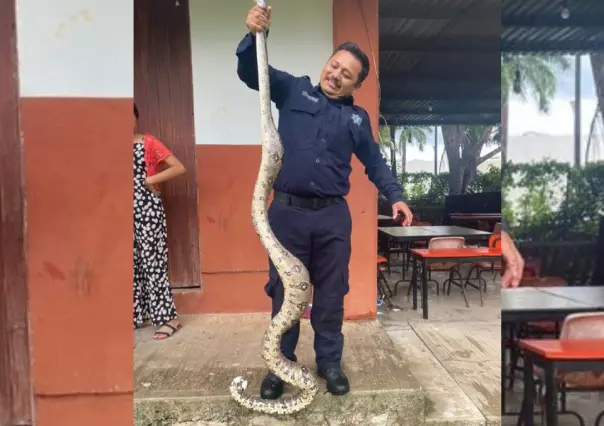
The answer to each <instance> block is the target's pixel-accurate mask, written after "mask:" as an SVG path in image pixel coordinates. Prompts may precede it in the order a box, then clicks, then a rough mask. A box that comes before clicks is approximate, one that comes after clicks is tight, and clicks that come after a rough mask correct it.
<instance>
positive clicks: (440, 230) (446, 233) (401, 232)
mask: <svg viewBox="0 0 604 426" xmlns="http://www.w3.org/2000/svg"><path fill="white" fill-rule="evenodd" d="M378 230H379V231H380V232H382V233H384V234H386V235H388V236H390V237H391V238H393V239H395V240H397V241H400V242H402V243H410V242H412V241H430V240H431V239H432V238H438V237H464V238H465V239H466V240H488V239H489V237H490V236H491V235H492V233H490V232H485V231H478V230H476V229H470V228H464V227H461V226H382V227H378ZM401 275H402V279H400V280H398V281H397V282H396V283H395V284H394V289H395V291H394V293H395V294H396V287H397V286H398V284H400V283H402V282H406V281H407V279H406V277H405V262H404V261H403V265H402V267H401Z"/></svg>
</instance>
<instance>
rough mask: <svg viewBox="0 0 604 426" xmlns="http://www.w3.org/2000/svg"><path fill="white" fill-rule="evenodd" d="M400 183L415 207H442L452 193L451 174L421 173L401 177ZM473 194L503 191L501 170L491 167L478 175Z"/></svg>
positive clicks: (473, 184)
mask: <svg viewBox="0 0 604 426" xmlns="http://www.w3.org/2000/svg"><path fill="white" fill-rule="evenodd" d="M399 182H400V183H401V184H402V185H403V188H404V190H405V197H406V199H407V200H408V201H409V203H410V204H413V205H424V206H425V205H442V204H444V203H445V199H446V198H447V195H449V193H450V188H451V184H450V176H449V173H439V174H438V175H434V173H429V172H419V173H406V174H405V175H404V176H400V175H399ZM469 190H470V191H471V192H492V191H494V192H496V191H500V190H501V170H500V169H498V168H497V167H493V166H491V167H489V169H488V171H486V172H484V173H480V172H479V173H478V174H477V176H476V179H475V180H474V182H473V183H472V185H471V186H470V188H469Z"/></svg>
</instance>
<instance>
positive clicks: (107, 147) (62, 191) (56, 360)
mask: <svg viewBox="0 0 604 426" xmlns="http://www.w3.org/2000/svg"><path fill="white" fill-rule="evenodd" d="M21 119H22V131H23V138H24V147H25V181H26V187H27V194H26V200H27V214H26V217H27V244H26V245H27V256H28V288H29V312H30V332H31V341H30V342H31V349H30V350H31V359H32V377H33V382H34V383H33V385H34V395H35V404H36V418H37V420H36V425H37V426H68V425H73V426H76V425H77V426H79V425H83V424H86V425H87V426H88V425H98V426H101V425H103V426H104V425H107V424H113V425H119V426H122V425H124V426H126V425H128V424H132V420H129V419H132V409H133V402H132V395H133V385H132V376H133V347H134V346H133V345H134V342H133V332H132V274H133V272H132V226H133V225H132V125H133V122H132V120H133V119H132V101H131V100H111V99H53V98H25V99H21ZM107 123H111V125H107Z"/></svg>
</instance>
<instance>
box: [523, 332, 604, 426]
mask: <svg viewBox="0 0 604 426" xmlns="http://www.w3.org/2000/svg"><path fill="white" fill-rule="evenodd" d="M520 348H521V349H523V350H524V351H525V352H524V383H525V384H524V398H523V400H522V410H521V414H520V416H521V419H520V422H521V424H523V425H525V426H533V424H534V423H533V409H534V405H535V403H534V399H535V396H534V388H535V381H534V377H533V376H534V365H537V366H538V367H541V368H542V369H543V370H544V373H545V377H544V382H545V388H546V402H545V424H547V425H548V426H558V407H557V394H558V389H557V388H558V386H557V383H556V382H557V380H556V374H557V373H558V372H564V371H567V372H579V371H598V370H601V369H602V365H603V364H604V339H594V340H551V339H547V340H535V339H521V340H520ZM564 414H574V415H575V416H577V417H578V418H580V415H579V414H578V413H575V412H572V411H569V410H564ZM601 416H602V414H600V417H601ZM581 423H583V422H581ZM596 424H599V422H597V423H596Z"/></svg>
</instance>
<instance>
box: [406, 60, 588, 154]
mask: <svg viewBox="0 0 604 426" xmlns="http://www.w3.org/2000/svg"><path fill="white" fill-rule="evenodd" d="M574 77H575V72H574V59H573V60H572V65H571V68H570V69H569V70H568V71H566V72H565V73H560V74H559V75H558V87H557V93H556V96H555V97H554V99H553V101H552V105H551V109H550V111H549V114H544V113H540V112H539V111H538V109H537V106H536V101H534V100H533V99H531V98H530V97H529V98H527V100H526V101H523V100H522V99H521V98H519V97H518V96H516V95H514V96H512V98H511V100H510V111H509V113H510V115H509V130H508V131H509V135H510V137H513V136H514V135H522V134H524V133H527V132H539V133H548V134H554V135H572V134H573V132H574V112H573V109H572V107H571V101H572V100H574V98H575V81H574ZM581 85H582V87H581V89H582V90H581V134H583V135H587V134H588V133H589V127H590V124H591V121H592V119H593V115H594V112H595V108H596V105H597V98H596V89H595V86H594V80H593V74H592V70H591V63H590V61H589V56H583V57H582V60H581ZM438 140H439V158H440V155H441V154H442V135H441V134H440V132H439V135H438ZM489 150H490V148H489V149H487V150H486V151H487V152H488V151H489ZM407 159H408V161H410V160H413V159H421V160H427V161H433V159H434V135H433V134H432V135H430V136H429V137H428V146H426V148H425V149H424V152H420V151H419V149H418V148H416V147H414V146H410V147H408V149H407Z"/></svg>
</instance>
